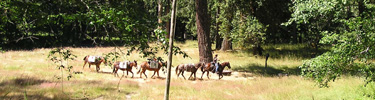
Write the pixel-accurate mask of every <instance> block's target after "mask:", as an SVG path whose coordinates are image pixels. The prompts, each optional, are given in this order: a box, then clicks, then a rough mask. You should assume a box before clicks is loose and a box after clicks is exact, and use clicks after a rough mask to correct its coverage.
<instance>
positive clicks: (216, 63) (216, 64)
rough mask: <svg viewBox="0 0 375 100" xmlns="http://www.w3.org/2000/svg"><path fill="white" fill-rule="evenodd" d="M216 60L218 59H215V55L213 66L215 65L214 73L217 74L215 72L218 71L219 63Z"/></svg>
mask: <svg viewBox="0 0 375 100" xmlns="http://www.w3.org/2000/svg"><path fill="white" fill-rule="evenodd" d="M217 60H218V58H217V54H216V55H215V57H214V61H213V62H214V64H215V67H216V68H215V72H214V73H216V72H217V70H218V69H219V63H218V62H217Z"/></svg>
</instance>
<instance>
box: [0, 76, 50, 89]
mask: <svg viewBox="0 0 375 100" xmlns="http://www.w3.org/2000/svg"><path fill="white" fill-rule="evenodd" d="M44 82H47V81H46V80H41V79H36V78H30V77H23V78H16V79H12V80H9V81H5V82H1V83H0V86H9V85H15V86H21V87H24V86H30V85H40V84H42V83H44Z"/></svg>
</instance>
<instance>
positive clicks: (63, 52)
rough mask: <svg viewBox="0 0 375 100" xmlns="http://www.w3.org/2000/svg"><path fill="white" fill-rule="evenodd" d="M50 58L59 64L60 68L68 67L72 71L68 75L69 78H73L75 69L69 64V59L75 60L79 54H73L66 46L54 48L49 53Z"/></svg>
mask: <svg viewBox="0 0 375 100" xmlns="http://www.w3.org/2000/svg"><path fill="white" fill-rule="evenodd" d="M48 58H49V59H50V60H51V61H52V62H54V63H55V64H57V68H58V69H59V70H63V69H66V70H67V71H68V72H69V73H70V74H69V75H68V76H67V78H68V80H69V79H70V78H72V74H71V70H72V69H73V66H71V65H69V60H74V59H75V58H77V56H76V55H74V54H72V51H71V50H69V49H64V48H55V49H52V50H51V51H50V52H49V54H48ZM64 63H65V64H64Z"/></svg>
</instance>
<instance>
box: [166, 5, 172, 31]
mask: <svg viewBox="0 0 375 100" xmlns="http://www.w3.org/2000/svg"><path fill="white" fill-rule="evenodd" d="M166 1H167V3H166V4H167V5H166V7H165V14H166V15H167V14H168V13H169V9H170V5H169V0H166ZM170 26H171V22H170V21H167V23H165V28H166V32H167V34H166V35H165V38H169V35H170V29H171V28H170Z"/></svg>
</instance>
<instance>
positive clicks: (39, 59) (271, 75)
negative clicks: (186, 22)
mask: <svg viewBox="0 0 375 100" xmlns="http://www.w3.org/2000/svg"><path fill="white" fill-rule="evenodd" d="M177 45H178V46H180V47H181V48H182V50H184V51H186V52H187V53H188V54H189V55H190V56H191V57H192V59H190V58H182V56H180V55H178V56H174V57H173V59H174V60H173V65H174V66H176V65H178V64H181V63H193V62H197V61H198V48H197V44H196V41H188V42H186V43H177ZM70 49H72V50H73V53H74V54H76V55H77V56H78V58H77V59H76V60H74V61H72V62H70V64H71V65H73V66H74V71H82V72H83V74H75V75H74V77H73V78H72V79H71V80H69V81H67V80H64V84H61V83H60V81H59V80H57V79H56V78H55V76H60V75H61V72H60V71H59V70H57V69H56V67H55V65H53V64H51V62H50V61H48V59H47V58H46V57H47V54H48V51H49V50H50V49H36V50H33V51H9V52H6V53H3V54H1V56H0V61H2V63H0V99H1V98H3V99H9V98H12V99H22V98H25V97H26V98H28V99H67V98H71V99H72V98H73V99H74V98H78V99H80V98H89V99H95V98H99V99H126V96H127V95H131V97H132V98H133V99H162V98H163V94H164V86H165V80H164V79H150V78H149V79H146V80H144V79H140V78H139V74H135V77H136V78H134V79H131V78H123V79H122V80H121V83H120V89H119V90H120V92H118V88H117V83H118V81H119V79H120V78H115V77H113V75H112V74H105V73H96V72H95V69H94V68H95V67H91V69H89V68H88V67H87V66H86V67H85V69H82V65H83V61H82V58H83V57H84V56H85V55H101V54H102V53H108V52H110V51H111V50H112V49H113V48H70ZM123 49H125V48H123ZM265 50H266V52H268V53H270V54H271V58H270V59H269V61H268V65H269V66H270V67H269V68H268V69H267V70H268V71H267V72H264V67H263V66H264V60H265V59H264V58H263V57H255V56H253V55H252V54H250V53H248V52H244V51H238V50H236V51H230V52H215V53H217V54H219V59H220V61H229V62H231V65H232V69H231V70H235V71H242V72H252V74H251V75H250V77H249V76H246V77H243V76H245V74H240V75H239V77H238V78H236V77H228V76H225V77H224V79H223V80H217V79H216V78H212V79H209V80H208V79H207V77H204V80H196V81H188V80H183V79H182V78H176V76H175V74H174V68H172V69H173V70H172V83H171V92H170V93H171V95H170V98H171V99H246V100H248V99H260V100H270V99H287V100H290V99H298V100H303V99H306V100H312V99H369V98H367V97H363V92H366V91H372V90H369V89H366V88H363V87H362V86H363V84H364V82H363V81H362V80H361V78H357V77H344V78H342V79H340V80H338V81H336V82H333V83H332V84H331V87H330V88H318V87H317V86H315V83H314V82H312V81H310V80H306V79H304V78H301V77H300V76H296V75H295V74H296V73H298V72H299V70H298V68H297V66H299V65H301V64H302V60H304V59H307V58H308V56H310V55H311V54H309V53H311V52H310V51H309V49H306V48H305V46H303V45H298V46H290V45H272V46H271V45H270V46H266V47H265ZM300 50H302V51H300ZM158 55H159V56H162V57H164V58H166V57H167V56H166V55H163V54H162V53H159V54H158ZM124 59H127V60H137V61H138V62H143V61H145V58H140V57H139V55H138V54H136V53H133V55H131V56H127V57H122V60H124ZM102 69H103V70H104V71H111V69H110V67H109V66H102ZM136 71H138V70H135V69H133V72H136ZM199 72H200V71H199ZM119 73H120V74H119V75H122V73H121V71H120V72H119ZM278 73H288V74H291V76H289V77H277V76H275V75H277V74H278ZM67 74H68V73H66V72H65V73H64V75H65V76H66V75H67ZM147 74H148V77H150V76H151V75H152V72H149V71H148V72H147ZM188 75H190V73H188V74H187V73H185V76H186V77H188ZM161 76H162V77H165V75H164V74H161ZM200 76H201V73H198V74H197V77H200ZM211 76H213V77H214V76H216V75H211ZM65 79H66V78H65ZM62 85H63V86H64V93H62V92H61V87H62Z"/></svg>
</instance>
